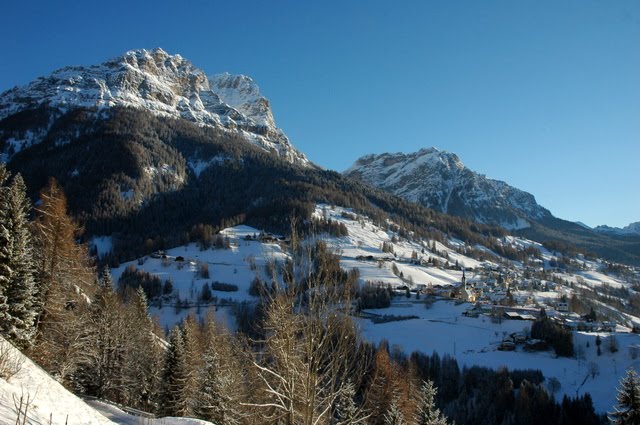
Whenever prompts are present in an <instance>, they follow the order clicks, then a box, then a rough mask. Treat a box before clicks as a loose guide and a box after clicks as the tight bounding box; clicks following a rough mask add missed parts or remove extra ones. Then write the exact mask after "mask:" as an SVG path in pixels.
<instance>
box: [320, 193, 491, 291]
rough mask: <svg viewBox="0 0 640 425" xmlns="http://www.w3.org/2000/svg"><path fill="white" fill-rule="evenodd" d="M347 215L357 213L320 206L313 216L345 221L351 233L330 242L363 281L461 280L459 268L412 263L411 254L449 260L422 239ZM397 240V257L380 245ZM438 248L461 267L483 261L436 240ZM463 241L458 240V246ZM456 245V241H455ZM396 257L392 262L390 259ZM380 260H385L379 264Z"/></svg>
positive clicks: (445, 282) (344, 264)
mask: <svg viewBox="0 0 640 425" xmlns="http://www.w3.org/2000/svg"><path fill="white" fill-rule="evenodd" d="M345 214H347V215H348V214H351V215H353V216H355V214H354V213H353V212H352V210H350V209H347V208H340V207H334V208H331V207H329V206H328V205H318V206H317V207H316V211H315V213H314V216H315V217H316V218H324V219H327V220H328V219H330V220H332V221H334V222H338V223H342V224H344V225H345V226H346V227H347V230H348V232H349V235H348V236H344V237H340V238H335V237H328V242H329V245H330V246H331V247H332V248H333V249H335V250H336V251H337V252H339V253H340V255H341V256H342V260H341V264H342V267H343V268H345V269H352V268H358V270H359V271H360V278H361V280H362V281H371V282H383V283H389V284H391V285H392V286H402V285H406V284H407V283H408V281H409V278H410V277H411V279H412V280H413V283H414V284H425V285H428V284H429V283H431V284H433V285H442V286H447V285H451V284H454V283H457V282H460V279H461V278H462V272H461V271H459V270H446V269H445V270H443V269H439V268H437V267H425V266H420V265H417V264H411V259H412V258H411V257H412V254H414V253H415V254H416V255H417V257H418V259H421V258H422V259H424V260H427V259H428V258H429V257H433V258H436V259H437V260H438V261H440V262H442V263H443V264H444V263H445V262H446V261H447V259H445V258H444V257H442V256H440V255H436V254H433V253H431V252H430V251H428V250H426V249H425V248H427V247H426V246H425V244H424V243H423V241H409V240H406V239H403V238H400V237H398V235H397V234H395V233H394V232H392V231H391V230H384V229H382V228H380V227H378V226H376V225H374V224H373V223H372V222H371V220H369V219H368V218H367V217H362V216H358V217H357V220H353V219H351V218H348V217H345V216H344V215H345ZM394 236H395V237H396V240H397V242H393V250H394V253H395V256H394V255H393V254H390V253H386V252H383V251H382V249H381V247H382V244H383V242H387V243H389V242H391V241H392V238H393V237H394ZM435 244H436V250H437V251H438V252H440V253H442V254H443V255H444V253H446V254H447V255H448V257H449V258H448V261H449V263H451V264H455V263H456V261H457V262H458V264H459V265H460V266H461V267H466V268H476V267H479V266H480V265H481V262H479V261H477V260H476V259H474V258H471V257H467V256H464V255H462V254H459V253H457V252H456V251H455V250H453V249H451V248H449V247H448V246H446V245H443V244H442V243H440V242H437V241H436V242H435ZM459 244H460V242H459V241H458V245H459ZM452 245H453V246H455V245H456V243H455V242H454V243H452ZM369 256H371V257H372V259H358V257H369ZM391 258H393V261H392V260H390V259H391ZM378 260H385V261H383V262H382V264H378ZM394 263H395V265H396V267H397V268H398V270H400V271H401V272H402V273H403V277H404V280H402V279H400V278H399V277H397V276H395V275H394V274H393V273H392V272H391V269H392V264H394Z"/></svg>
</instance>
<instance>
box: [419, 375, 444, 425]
mask: <svg viewBox="0 0 640 425" xmlns="http://www.w3.org/2000/svg"><path fill="white" fill-rule="evenodd" d="M436 393H437V389H436V388H435V387H434V386H433V382H431V381H424V382H423V383H422V387H421V388H420V397H419V402H418V417H417V422H416V423H417V424H418V425H447V419H446V418H445V417H444V415H442V414H441V413H440V409H438V408H437V407H436V404H435V397H436Z"/></svg>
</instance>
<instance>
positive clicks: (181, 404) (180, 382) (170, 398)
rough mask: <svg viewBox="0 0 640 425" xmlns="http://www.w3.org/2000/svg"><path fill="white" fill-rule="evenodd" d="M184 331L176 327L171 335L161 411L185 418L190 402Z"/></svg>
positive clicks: (163, 375)
mask: <svg viewBox="0 0 640 425" xmlns="http://www.w3.org/2000/svg"><path fill="white" fill-rule="evenodd" d="M186 357H187V356H186V353H185V349H184V340H183V338H182V331H181V330H180V328H179V327H177V326H176V327H174V328H173V329H172V330H171V333H170V334H169V348H168V349H167V354H166V358H165V364H164V370H163V373H162V386H163V388H162V396H161V399H160V410H161V413H163V414H164V415H166V416H184V415H185V414H186V412H188V408H189V406H188V402H189V400H188V399H187V397H186V394H185V392H186V391H185V388H186V386H187V380H188V378H189V377H188V370H187V358H186Z"/></svg>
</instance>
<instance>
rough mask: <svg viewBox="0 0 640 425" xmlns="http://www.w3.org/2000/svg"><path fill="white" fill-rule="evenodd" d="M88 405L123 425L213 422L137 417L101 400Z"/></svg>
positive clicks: (197, 424) (174, 424)
mask: <svg viewBox="0 0 640 425" xmlns="http://www.w3.org/2000/svg"><path fill="white" fill-rule="evenodd" d="M87 404H89V405H90V406H92V407H93V408H94V409H95V410H97V411H98V412H100V413H101V414H102V415H104V416H105V417H107V418H109V419H110V420H111V421H112V422H113V423H116V424H121V425H141V424H144V425H212V424H211V422H207V421H203V420H202V419H193V418H176V417H165V418H149V417H142V416H136V415H132V414H129V413H127V412H125V411H123V410H122V409H120V408H119V407H117V406H114V405H113V404H110V403H107V402H104V401H101V400H90V401H87Z"/></svg>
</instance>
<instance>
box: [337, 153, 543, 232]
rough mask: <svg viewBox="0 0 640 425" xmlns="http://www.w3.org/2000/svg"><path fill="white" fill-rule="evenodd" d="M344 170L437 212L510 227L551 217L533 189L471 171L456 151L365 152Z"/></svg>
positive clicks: (350, 174) (524, 226) (516, 227)
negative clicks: (529, 189) (514, 185)
mask: <svg viewBox="0 0 640 425" xmlns="http://www.w3.org/2000/svg"><path fill="white" fill-rule="evenodd" d="M344 174H345V175H347V176H350V177H355V178H358V179H360V180H362V181H364V182H366V183H369V184H372V185H374V186H377V187H379V188H381V189H385V190H387V191H389V192H392V193H394V194H396V195H398V196H401V197H403V198H405V199H407V200H409V201H412V202H417V203H419V204H422V205H424V206H426V207H429V208H433V209H435V210H437V211H440V212H444V213H448V214H453V215H458V216H462V217H465V218H469V219H472V220H475V221H477V222H480V223H486V224H497V225H500V226H502V227H505V228H507V229H509V230H515V229H523V228H526V227H529V225H530V222H531V221H538V220H541V219H544V218H549V217H552V215H551V213H550V212H549V211H548V210H547V209H545V208H543V207H541V206H540V205H538V203H537V202H536V200H535V198H534V197H533V195H531V194H530V193H527V192H524V191H522V190H519V189H516V188H514V187H512V186H509V185H508V184H507V183H505V182H502V181H499V180H492V179H489V178H487V177H486V176H484V175H482V174H478V173H476V172H474V171H471V170H470V169H468V168H467V167H465V165H464V164H463V163H462V162H461V161H460V159H459V158H458V156H457V155H455V154H452V153H449V152H445V151H441V150H438V149H436V148H427V149H422V150H420V151H418V152H414V153H409V154H404V153H393V154H391V153H385V154H381V155H367V156H364V157H362V158H360V159H358V160H357V161H356V162H355V163H354V164H353V165H352V166H351V167H350V168H349V169H348V170H346V171H345V172H344Z"/></svg>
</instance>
